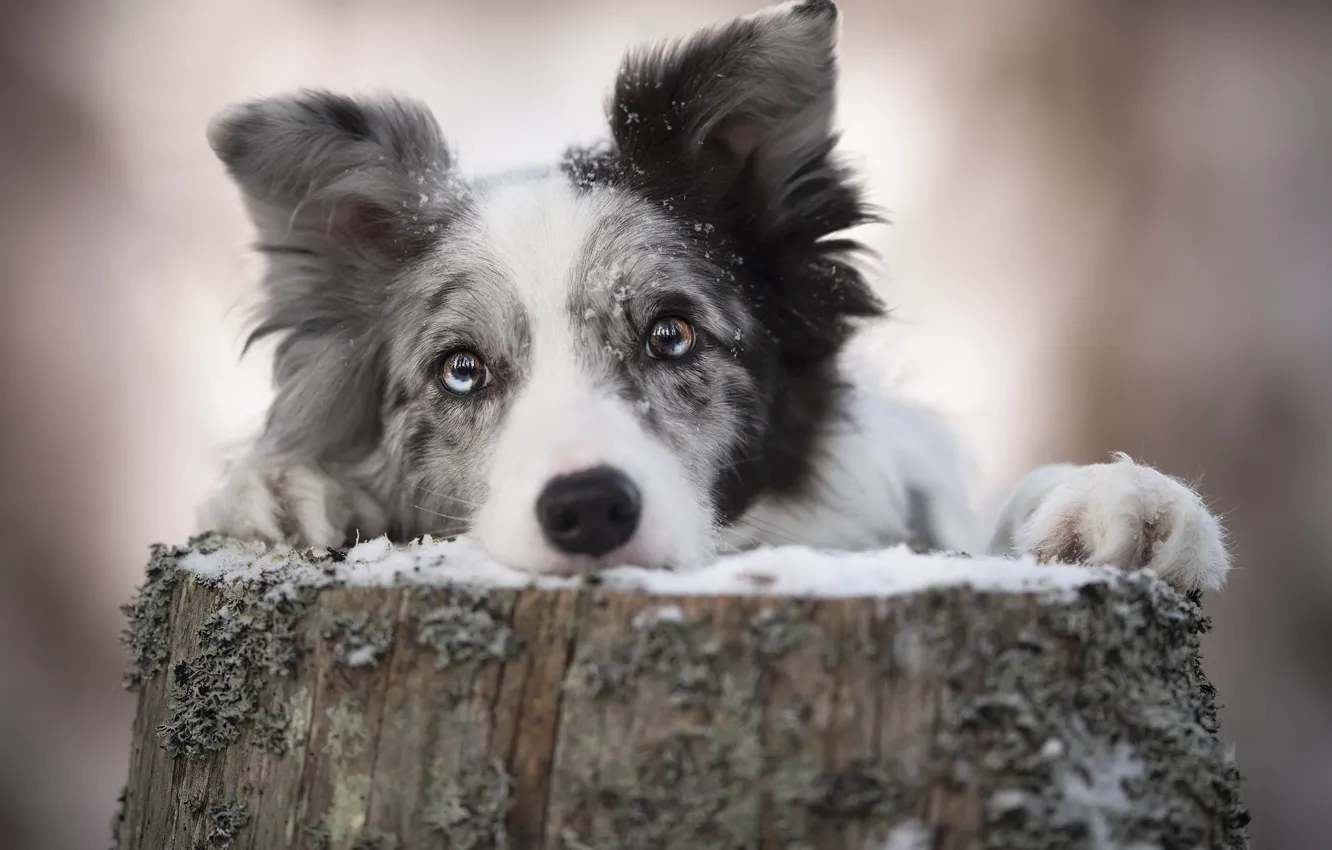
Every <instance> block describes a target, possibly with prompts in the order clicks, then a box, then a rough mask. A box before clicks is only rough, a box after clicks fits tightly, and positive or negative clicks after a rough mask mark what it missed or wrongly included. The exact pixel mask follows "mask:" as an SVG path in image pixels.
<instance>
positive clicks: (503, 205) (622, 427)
mask: <svg viewBox="0 0 1332 850" xmlns="http://www.w3.org/2000/svg"><path fill="white" fill-rule="evenodd" d="M619 203H623V201H622V200H621V198H620V197H619V196H617V195H615V194H612V193H609V192H587V193H582V194H579V193H576V192H575V191H574V190H573V189H572V187H570V186H569V184H568V182H567V181H566V180H564V179H562V178H559V177H558V176H556V177H552V178H550V179H547V180H542V181H539V182H535V183H533V182H525V183H522V184H513V185H501V186H498V187H496V188H495V189H494V190H493V191H492V193H491V194H490V195H488V196H487V197H486V198H485V200H484V202H483V204H482V206H481V211H480V215H479V216H478V217H477V219H476V220H474V221H473V222H472V223H471V226H473V227H476V228H478V229H479V230H480V233H479V234H477V235H478V236H479V237H480V238H479V239H477V240H475V243H476V244H481V245H485V246H486V250H487V252H488V254H489V256H490V258H491V259H492V261H493V262H495V263H497V264H500V265H501V267H502V269H503V276H504V280H505V282H506V283H507V284H508V285H510V286H512V287H513V291H514V292H515V293H516V294H517V296H518V299H519V300H520V302H521V303H522V305H523V307H524V308H525V309H526V312H527V315H528V316H530V317H531V319H532V327H531V333H532V340H531V346H532V347H531V352H530V357H531V362H532V370H531V372H530V373H529V374H528V375H527V376H526V377H525V384H524V386H523V388H522V389H521V390H519V391H518V394H517V396H516V397H515V398H514V400H513V403H512V406H511V408H510V409H509V411H508V413H507V414H506V416H505V423H504V426H503V428H502V430H501V431H500V435H499V438H498V440H497V441H496V443H495V446H494V455H493V458H492V460H491V468H490V476H489V478H490V486H489V495H488V497H487V498H486V500H485V502H484V503H483V504H482V506H481V508H480V510H479V511H478V512H477V515H476V517H475V521H474V525H473V531H474V533H475V534H476V536H477V537H478V539H479V541H480V542H481V544H482V546H484V547H485V548H486V549H487V551H489V552H490V553H491V554H492V555H493V556H495V557H496V558H498V559H499V560H501V561H503V562H505V563H511V564H523V565H525V566H526V567H527V568H528V569H532V570H536V571H540V572H572V571H576V570H578V569H579V568H581V567H582V566H584V563H583V561H584V560H585V559H579V558H576V557H570V556H567V555H564V554H562V553H560V552H558V551H556V550H555V549H554V548H552V547H551V546H549V545H548V544H547V543H546V542H545V541H544V540H543V539H542V534H541V529H540V528H539V526H538V524H537V518H536V512H535V509H534V506H535V505H536V501H537V496H538V494H539V493H540V492H541V488H542V487H544V486H545V484H546V483H547V482H548V481H549V480H550V479H552V478H554V477H556V476H559V475H562V474H567V473H570V472H576V471H578V470H583V469H589V468H592V467H596V466H601V465H609V466H613V467H616V468H618V469H620V470H621V471H622V472H624V473H625V474H626V475H628V476H629V478H630V479H631V480H632V481H633V482H634V483H635V484H636V485H637V486H638V488H639V490H640V491H641V493H642V498H643V508H642V510H643V514H642V518H641V520H640V522H639V526H638V531H637V533H636V534H635V535H634V537H633V538H631V539H630V541H629V542H628V543H627V544H625V546H624V547H622V548H621V549H620V550H619V551H617V552H614V553H611V554H610V555H609V556H607V557H606V558H605V559H603V560H605V561H608V562H621V563H651V564H663V565H672V566H694V565H697V564H700V563H702V562H703V561H704V560H706V559H707V558H708V556H709V555H710V554H711V552H712V542H713V541H712V533H711V522H710V517H711V515H712V507H711V505H710V504H709V503H708V501H707V498H706V495H705V494H706V489H705V488H703V487H701V486H698V484H696V483H691V481H690V476H689V474H688V471H687V470H686V469H685V467H684V465H683V464H681V463H680V462H679V461H678V460H677V459H676V458H675V457H674V456H673V455H672V454H671V453H670V452H669V451H667V449H666V447H665V445H664V444H662V442H661V441H660V440H658V439H657V438H656V437H654V436H653V435H652V434H651V433H649V432H648V431H647V430H646V429H644V428H643V427H642V425H641V424H640V423H639V422H638V420H637V418H636V417H635V416H634V415H633V412H632V410H630V409H629V405H628V404H627V403H626V402H625V401H623V400H622V399H620V398H618V397H616V395H615V393H614V391H613V387H612V386H611V385H610V383H609V381H608V380H606V379H605V376H602V375H600V374H598V373H597V371H596V369H595V367H593V368H591V369H589V364H588V363H587V362H586V360H585V358H580V357H579V356H578V349H577V346H576V342H575V339H574V337H573V328H572V326H571V324H570V322H569V320H568V310H569V306H568V305H569V300H570V296H571V294H572V292H573V287H574V285H575V281H574V279H573V275H574V273H575V270H576V269H577V268H578V260H579V258H580V250H581V249H582V247H583V246H584V245H586V244H587V243H588V241H589V235H590V232H591V230H592V228H595V227H597V226H598V225H599V224H601V222H602V221H603V220H604V219H605V217H606V216H607V214H608V213H610V212H613V210H612V209H608V207H610V206H612V205H615V204H619Z"/></svg>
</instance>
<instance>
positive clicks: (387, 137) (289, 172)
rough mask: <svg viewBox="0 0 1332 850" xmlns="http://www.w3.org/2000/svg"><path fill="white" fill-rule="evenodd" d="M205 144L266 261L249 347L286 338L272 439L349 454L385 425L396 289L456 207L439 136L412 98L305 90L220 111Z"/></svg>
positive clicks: (295, 448) (323, 455)
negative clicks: (388, 306)
mask: <svg viewBox="0 0 1332 850" xmlns="http://www.w3.org/2000/svg"><path fill="white" fill-rule="evenodd" d="M208 141H209V143H210V144H211V145H212V148H213V150H214V151H215V152H216V153H217V155H218V157H219V158H220V159H221V160H222V162H223V163H224V164H225V165H226V167H227V170H228V171H229V172H230V174H231V176H232V178H233V179H234V180H235V182H236V183H237V185H238V186H239V187H240V190H241V193H242V195H243V196H244V199H245V202H246V206H247V208H248V210H249V213H250V217H251V218H252V219H253V221H254V224H255V227H256V228H257V230H258V234H259V248H260V250H261V251H263V252H264V253H265V254H266V255H267V257H268V268H267V272H266V275H265V278H264V295H265V299H264V302H263V304H262V305H261V306H260V314H259V324H258V326H257V327H256V328H255V330H254V332H253V333H252V334H251V336H250V342H253V341H255V340H256V339H259V338H262V337H264V336H267V335H270V334H274V333H279V332H281V333H284V337H283V339H282V341H281V343H280V344H279V346H278V350H277V357H276V360H275V363H274V377H275V381H276V384H277V396H276V398H275V400H274V403H273V406H272V408H271V410H270V414H269V422H268V430H267V433H266V436H267V438H268V439H269V440H270V442H272V443H275V444H276V447H277V448H278V449H279V450H281V451H286V452H297V453H300V454H302V455H305V456H307V459H311V460H315V459H335V458H344V457H351V456H354V455H356V454H357V453H358V452H359V451H360V449H361V447H362V446H363V445H364V444H365V443H366V442H367V441H369V440H371V439H372V438H373V437H374V435H375V433H376V432H377V429H378V428H379V427H380V409H379V402H380V400H381V396H382V392H383V383H384V374H383V368H384V364H383V357H384V347H385V340H384V339H383V338H382V337H383V331H382V330H381V326H382V324H383V323H382V322H380V321H377V319H378V318H379V316H380V315H381V312H382V309H383V306H384V304H385V303H386V300H387V297H388V292H389V288H390V285H391V283H392V281H393V279H394V276H395V275H396V273H397V272H398V271H399V270H400V269H401V268H402V267H403V265H404V264H405V263H406V262H408V261H410V260H411V259H412V258H413V257H415V256H418V255H419V254H421V253H422V252H423V251H425V250H426V249H427V248H428V247H429V246H430V245H431V244H432V242H433V241H434V239H435V238H436V236H435V234H436V231H437V230H438V229H439V227H440V223H441V222H442V221H444V220H445V219H446V218H447V212H448V206H449V203H450V201H451V200H452V199H451V198H450V197H449V196H448V193H447V191H446V190H447V186H448V179H449V175H448V172H449V169H450V166H451V163H450V158H449V155H448V151H447V148H446V146H445V144H444V142H443V139H442V137H441V134H440V130H439V126H438V125H437V124H436V123H435V120H434V118H433V117H432V116H431V115H430V113H429V111H428V110H427V109H426V108H425V107H423V106H421V105H419V104H416V103H413V102H410V101H404V100H398V99H393V98H376V99H367V100H353V99H351V98H347V97H342V96H338V95H333V94H329V93H325V92H304V93H301V94H298V95H293V96H285V97H276V98H268V99H263V100H256V101H252V102H249V103H245V104H241V105H239V106H234V107H231V108H230V109H227V110H226V111H224V112H223V113H222V114H220V115H219V116H217V117H216V118H214V119H213V121H212V123H211V124H210V125H209V128H208ZM335 409H336V414H337V415H333V414H334V413H335Z"/></svg>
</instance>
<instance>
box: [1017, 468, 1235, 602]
mask: <svg viewBox="0 0 1332 850" xmlns="http://www.w3.org/2000/svg"><path fill="white" fill-rule="evenodd" d="M1014 544H1015V548H1016V549H1017V550H1018V551H1020V552H1027V553H1031V554H1034V555H1035V556H1036V558H1037V560H1039V561H1043V562H1051V561H1053V562H1060V563H1086V564H1106V565H1109V566H1114V567H1119V568H1121V569H1125V570H1137V569H1141V568H1143V567H1146V568H1148V569H1150V570H1152V571H1153V572H1155V573H1156V574H1157V575H1159V576H1161V577H1162V578H1164V579H1166V580H1167V581H1169V582H1170V583H1172V584H1174V585H1175V586H1177V587H1179V588H1182V589H1184V590H1193V589H1195V588H1207V589H1215V588H1219V587H1220V586H1221V585H1222V584H1223V583H1224V582H1225V579H1226V573H1227V572H1229V570H1230V556H1229V553H1228V552H1227V551H1226V541H1225V531H1224V530H1223V529H1222V527H1221V524H1220V522H1218V521H1217V519H1216V518H1215V517H1214V516H1212V514H1211V512H1210V511H1208V510H1207V506H1206V505H1204V504H1203V501H1202V499H1201V498H1200V497H1199V496H1198V494H1197V493H1195V492H1194V491H1193V490H1191V489H1190V488H1188V487H1187V486H1185V485H1184V484H1182V483H1180V482H1179V481H1177V480H1175V479H1174V478H1171V477H1170V476H1168V475H1165V474H1163V473H1161V472H1158V471H1156V470H1155V469H1152V468H1151V467H1148V466H1140V465H1138V464H1136V463H1134V462H1133V461H1132V460H1131V459H1130V458H1129V457H1128V455H1125V454H1119V455H1116V459H1115V461H1114V462H1113V463H1100V464H1092V465H1089V466H1080V467H1074V468H1072V469H1070V470H1069V471H1068V472H1067V473H1065V474H1063V475H1062V476H1061V477H1060V478H1059V481H1058V483H1056V484H1054V485H1053V486H1052V487H1051V488H1050V489H1049V490H1048V491H1046V493H1045V495H1044V496H1043V497H1042V498H1041V500H1040V502H1039V504H1038V505H1037V507H1036V509H1035V510H1034V511H1033V512H1032V513H1031V514H1030V516H1028V517H1027V520H1026V522H1024V523H1023V524H1022V526H1021V527H1020V528H1019V529H1018V530H1017V533H1016V535H1015V538H1014Z"/></svg>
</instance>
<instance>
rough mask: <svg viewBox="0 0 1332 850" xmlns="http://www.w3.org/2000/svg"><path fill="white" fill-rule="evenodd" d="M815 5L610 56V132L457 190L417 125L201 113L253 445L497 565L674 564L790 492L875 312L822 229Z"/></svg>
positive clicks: (840, 193)
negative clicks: (250, 271)
mask: <svg viewBox="0 0 1332 850" xmlns="http://www.w3.org/2000/svg"><path fill="white" fill-rule="evenodd" d="M836 17H837V15H836V10H835V7H834V6H833V4H832V3H830V2H817V0H810V2H804V3H793V4H787V5H784V6H780V7H774V8H772V9H770V10H767V11H765V12H763V13H760V14H758V15H754V16H750V17H747V18H742V19H740V20H738V21H735V22H733V23H731V24H730V25H728V26H725V27H721V28H718V29H715V30H710V31H706V32H704V33H700V34H698V35H696V36H694V37H693V38H692V39H690V40H688V41H686V42H682V43H679V44H675V45H671V46H669V47H666V48H656V49H653V50H650V51H644V52H638V53H634V54H631V55H629V56H628V57H627V58H626V59H625V63H624V65H623V67H622V69H621V72H620V76H619V79H618V82H617V85H616V87H615V92H614V95H613V97H612V99H611V102H610V104H609V113H610V115H609V118H610V129H611V137H612V141H611V143H610V144H608V145H606V146H605V147H602V148H599V149H596V150H591V151H574V152H571V153H570V154H569V156H568V157H567V158H566V160H565V161H564V162H562V163H560V164H559V165H558V166H553V167H551V168H550V169H548V170H544V171H534V172H524V173H515V174H512V175H504V176H501V177H499V178H494V179H489V180H483V181H467V180H465V179H464V178H462V177H461V176H460V173H459V172H458V170H457V169H456V167H455V165H454V163H453V162H452V160H451V158H450V156H449V154H448V151H447V149H446V147H445V145H444V144H443V142H442V140H441V135H440V132H439V130H438V127H437V125H436V124H435V122H434V119H433V118H432V117H431V116H430V114H429V113H428V112H427V111H426V110H425V109H424V108H422V107H420V106H418V105H415V104H412V103H410V102H404V101H399V100H392V99H378V100H367V101H355V100H350V99H347V98H342V97H337V96H332V95H327V94H317V93H310V94H305V95H300V96H296V97H292V98H281V99H271V100H265V101H258V102H254V103H250V104H246V105H244V106H242V107H238V108H236V109H233V110H230V111H228V112H227V113H225V114H223V115H222V116H219V118H218V119H217V120H216V121H215V122H214V124H213V126H212V128H211V129H210V139H211V141H212V144H213V147H214V149H215V150H216V151H217V152H218V154H219V156H220V157H221V158H222V159H223V161H224V162H225V163H226V164H227V166H228V168H229V169H230V171H231V173H232V174H233V176H234V177H235V179H236V180H237V182H238V183H239V184H240V186H241V188H242V190H243V191H244V194H245V197H246V200H247V202H248V204H249V208H250V211H251V213H252V216H253V217H254V219H255V222H256V224H257V226H258V228H259V230H260V234H261V248H262V249H263V250H265V251H266V252H267V253H268V254H269V257H270V264H269V273H268V276H267V279H266V292H267V296H268V297H267V300H266V302H265V305H264V313H263V322H262V324H261V325H260V326H259V328H258V329H257V330H256V331H255V335H256V336H263V335H265V334H269V333H276V332H282V333H284V334H285V336H284V338H283V339H282V341H281V343H280V345H279V349H278V354H277V362H276V368H275V373H276V378H277V388H278V393H277V398H276V400H275V402H274V406H273V409H272V411H271V413H270V417H269V422H268V428H267V432H266V439H267V440H268V441H269V442H270V443H271V444H272V445H273V447H274V448H275V450H277V451H281V452H283V453H288V454H296V455H298V456H299V457H301V458H302V459H303V460H305V461H306V462H310V463H315V464H318V465H319V466H321V467H323V468H324V469H326V470H329V471H333V472H335V473H336V474H344V475H356V476H359V477H360V478H361V479H362V480H363V481H364V483H365V484H366V486H369V487H370V489H371V490H372V491H373V492H374V493H375V494H376V496H377V497H378V498H379V499H380V500H382V501H383V503H384V505H385V508H386V510H387V512H388V515H389V516H390V517H391V519H392V521H393V522H394V524H395V526H396V528H395V530H396V531H397V532H398V533H399V534H402V535H414V534H419V533H422V532H430V531H442V530H447V529H459V528H470V529H471V530H472V531H473V533H474V534H475V535H476V536H477V537H478V538H479V539H480V541H481V542H482V543H483V545H484V546H485V547H486V548H487V549H488V550H489V551H490V552H491V553H492V554H493V555H494V556H496V557H497V558H498V559H500V560H501V561H504V562H506V563H510V564H514V565H516V566H521V567H524V568H529V569H538V570H544V571H560V572H565V571H572V570H576V569H580V568H584V567H587V566H590V565H596V564H604V563H611V562H614V563H639V564H645V565H652V566H680V565H688V564H692V563H696V562H698V561H700V560H702V559H704V558H706V557H707V556H708V554H709V553H710V552H711V549H712V541H713V538H714V532H715V528H716V526H717V524H718V523H719V522H725V521H726V520H728V519H730V518H733V517H735V516H737V515H738V514H740V513H741V512H742V511H743V510H744V508H745V507H746V506H747V505H748V504H749V503H750V502H752V500H753V499H754V498H755V497H757V496H759V495H761V494H764V493H772V492H778V493H780V492H789V491H794V490H797V489H798V488H799V487H800V486H801V485H802V484H803V483H804V482H805V481H806V480H807V478H808V476H809V475H810V472H811V457H810V455H811V452H812V451H813V448H814V441H815V439H816V438H817V436H818V433H819V430H820V428H821V427H822V425H823V424H824V423H825V422H826V420H827V418H828V417H829V416H830V415H832V411H833V409H834V398H835V394H836V392H837V389H838V387H837V380H836V372H835V368H834V365H833V357H834V355H835V354H836V353H837V351H838V349H839V348H840V347H841V345H842V343H843V342H844V341H845V339H846V338H847V336H848V334H849V333H850V331H851V326H850V321H851V319H853V318H854V317H857V316H869V315H874V314H876V313H877V312H878V309H879V308H878V304H877V302H876V301H875V299H874V298H873V296H872V295H871V294H870V292H869V291H868V289H867V288H866V287H865V285H864V283H863V281H862V280H861V278H860V276H859V274H858V273H857V272H856V271H855V269H854V268H853V266H852V265H851V264H850V262H849V260H848V256H847V255H848V253H849V252H850V251H851V250H853V249H854V248H855V246H854V244H852V243H849V242H847V241H845V240H836V239H829V238H828V237H829V236H831V235H832V234H834V233H836V232H837V231H840V230H843V229H845V228H847V227H850V226H852V225H855V224H858V223H860V222H862V221H864V220H865V218H866V216H865V212H864V210H863V207H862V205H861V203H860V200H859V197H858V195H857V193H856V192H855V190H854V189H853V188H852V187H851V186H849V185H848V183H847V180H846V175H845V173H844V172H843V171H842V170H841V169H840V168H838V167H837V166H836V165H835V164H834V163H833V162H832V160H831V159H830V153H831V150H832V147H833V141H834V135H833V131H832V128H831V115H832V98H833V94H834V92H833V89H834V82H835V70H834V68H835V66H834V62H833V54H832V51H833V43H834V36H835V29H836Z"/></svg>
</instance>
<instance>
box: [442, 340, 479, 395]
mask: <svg viewBox="0 0 1332 850" xmlns="http://www.w3.org/2000/svg"><path fill="white" fill-rule="evenodd" d="M488 383H490V371H489V370H488V369H486V364H485V361H483V360H482V359H481V358H480V357H478V356H477V355H476V354H474V353H473V352H471V351H454V352H452V353H450V354H448V355H446V356H445V357H444V359H443V360H441V361H440V364H439V384H440V386H442V387H443V388H444V389H446V390H448V391H449V392H451V393H453V394H454V395H468V394H470V393H474V392H476V391H477V390H479V389H481V388H482V387H484V386H485V385H486V384H488Z"/></svg>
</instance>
